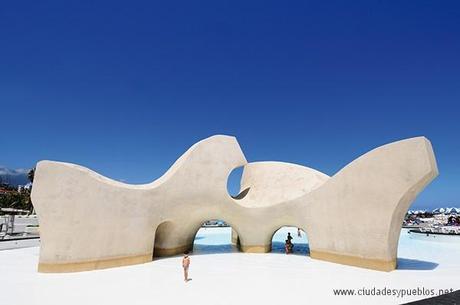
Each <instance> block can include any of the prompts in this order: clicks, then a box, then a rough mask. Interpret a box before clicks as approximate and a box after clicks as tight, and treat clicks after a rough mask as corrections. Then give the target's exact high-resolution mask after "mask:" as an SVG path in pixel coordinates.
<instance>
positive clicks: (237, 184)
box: [227, 166, 250, 200]
mask: <svg viewBox="0 0 460 305" xmlns="http://www.w3.org/2000/svg"><path fill="white" fill-rule="evenodd" d="M243 172H244V166H240V167H237V168H234V169H233V170H232V171H231V172H230V174H229V175H228V178H227V193H228V194H229V195H230V197H232V198H233V199H236V200H239V199H243V198H244V197H245V196H246V195H247V194H248V192H249V190H250V188H249V187H248V188H245V189H243V190H242V189H241V179H242V177H243Z"/></svg>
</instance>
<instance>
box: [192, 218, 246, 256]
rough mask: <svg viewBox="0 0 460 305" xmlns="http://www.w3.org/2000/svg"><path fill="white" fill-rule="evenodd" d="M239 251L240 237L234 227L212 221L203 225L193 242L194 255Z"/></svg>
mask: <svg viewBox="0 0 460 305" xmlns="http://www.w3.org/2000/svg"><path fill="white" fill-rule="evenodd" d="M238 251H239V237H238V233H237V231H236V230H235V228H234V227H232V226H231V225H230V224H228V223H227V222H225V221H223V220H218V219H212V220H207V221H205V222H203V223H202V224H201V226H200V227H199V228H198V230H197V231H196V234H195V236H194V240H193V253H194V254H216V253H232V252H238Z"/></svg>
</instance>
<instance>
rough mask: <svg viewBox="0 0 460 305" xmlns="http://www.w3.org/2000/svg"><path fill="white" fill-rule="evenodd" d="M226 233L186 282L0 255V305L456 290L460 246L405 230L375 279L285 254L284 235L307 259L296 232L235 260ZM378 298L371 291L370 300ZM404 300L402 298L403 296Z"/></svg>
mask: <svg viewBox="0 0 460 305" xmlns="http://www.w3.org/2000/svg"><path fill="white" fill-rule="evenodd" d="M229 230H230V228H208V229H205V230H200V232H199V233H198V235H197V238H196V242H195V243H196V245H195V252H194V254H192V256H191V267H190V276H191V278H192V280H191V281H190V282H188V283H184V281H183V279H182V270H181V257H172V258H164V259H158V260H156V261H154V262H151V263H147V264H142V265H135V266H128V267H120V268H113V269H106V270H97V271H90V272H79V273H67V274H41V273H38V272H37V271H36V269H37V262H38V254H39V248H38V247H32V248H24V249H17V250H4V251H0V289H1V297H0V304H5V305H33V304H40V305H54V304H56V305H57V304H59V305H61V304H69V305H70V304H78V305H87V304H111V305H119V304H123V305H125V304H130V305H131V304H213V305H218V304H232V305H234V304H264V305H269V304H286V303H289V304H400V303H404V302H408V301H412V300H417V299H422V298H425V297H428V295H425V296H423V295H415V296H405V297H398V296H396V295H391V296H382V295H379V296H357V295H354V296H344V295H341V296H338V295H334V292H333V289H355V292H354V293H355V294H356V293H359V292H358V290H359V289H363V288H365V289H368V290H361V293H364V291H366V292H368V293H372V289H374V288H375V289H379V290H380V291H382V290H383V289H384V288H388V289H395V291H396V290H398V291H399V292H397V293H402V292H401V289H403V290H404V291H406V290H411V289H419V291H421V290H422V289H424V290H425V291H426V292H428V291H429V290H431V289H433V290H434V292H435V293H436V294H437V293H438V290H439V289H447V290H449V289H453V290H458V289H460V281H459V279H460V244H456V243H441V242H433V241H421V240H413V239H410V238H409V235H408V234H407V231H406V230H403V232H402V234H401V238H400V243H399V250H398V251H399V252H398V257H399V269H398V270H396V271H393V272H380V271H372V270H366V269H361V268H355V267H350V266H343V265H338V264H333V263H329V262H323V261H318V260H313V259H311V258H310V257H309V256H306V255H301V254H300V253H298V254H294V255H285V254H282V247H281V245H282V244H281V243H282V241H283V240H284V238H285V236H286V233H287V232H288V231H289V232H291V234H292V235H293V237H294V243H295V244H296V251H300V252H305V251H307V248H308V247H307V246H306V239H305V238H302V239H298V238H297V236H296V229H295V228H283V229H281V230H280V231H278V233H277V234H275V238H274V241H275V243H274V245H275V253H267V254H245V253H238V252H232V251H233V249H232V247H231V246H229V245H228V244H227V245H225V243H227V242H228V239H229ZM375 292H376V290H374V293H375ZM405 293H407V291H406V292H405Z"/></svg>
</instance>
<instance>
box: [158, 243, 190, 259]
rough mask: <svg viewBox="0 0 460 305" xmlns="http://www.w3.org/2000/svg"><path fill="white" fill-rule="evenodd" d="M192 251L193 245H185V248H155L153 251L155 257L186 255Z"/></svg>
mask: <svg viewBox="0 0 460 305" xmlns="http://www.w3.org/2000/svg"><path fill="white" fill-rule="evenodd" d="M192 249H193V245H185V246H180V247H176V248H169V249H163V248H155V249H154V250H153V256H154V257H165V256H174V255H178V254H184V252H186V251H192Z"/></svg>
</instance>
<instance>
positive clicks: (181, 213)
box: [32, 135, 438, 272]
mask: <svg viewBox="0 0 460 305" xmlns="http://www.w3.org/2000/svg"><path fill="white" fill-rule="evenodd" d="M241 166H244V171H243V176H242V181H241V190H242V191H241V193H240V194H239V195H238V196H235V197H231V196H230V195H229V194H228V192H227V179H228V176H229V174H230V172H231V171H232V170H233V169H235V168H237V167H241ZM437 175H438V170H437V166H436V161H435V157H434V153H433V150H432V147H431V144H430V142H429V141H428V140H427V139H426V138H424V137H417V138H411V139H407V140H402V141H398V142H394V143H391V144H387V145H384V146H381V147H378V148H376V149H374V150H372V151H370V152H368V153H366V154H364V155H363V156H361V157H359V158H358V159H356V160H354V161H353V162H351V163H350V164H348V165H347V166H345V167H344V168H343V169H341V170H340V171H339V172H338V173H336V174H335V175H334V176H332V177H329V176H327V175H325V174H323V173H321V172H318V171H316V170H314V169H311V168H308V167H304V166H300V165H295V164H289V163H283V162H255V163H247V161H246V158H245V157H244V155H243V153H242V151H241V149H240V146H239V145H238V142H237V140H236V139H235V138H234V137H231V136H222V135H217V136H212V137H210V138H207V139H205V140H202V141H200V142H198V143H196V144H195V145H193V146H192V147H191V148H190V149H189V150H188V151H187V152H185V154H183V155H182V156H181V157H180V158H179V159H178V160H177V161H176V162H175V163H174V165H173V166H172V167H171V168H170V169H169V170H168V171H167V172H166V173H165V174H164V175H163V176H162V177H160V178H159V179H158V180H156V181H154V182H152V183H149V184H144V185H130V184H125V183H121V182H118V181H114V180H111V179H109V178H106V177H103V176H101V175H99V174H97V173H95V172H93V171H91V170H89V169H87V168H84V167H81V166H78V165H74V164H69V163H62V162H52V161H41V162H39V163H38V165H37V168H36V173H35V180H34V186H33V190H32V201H33V203H34V206H35V209H36V211H37V214H38V217H39V223H40V234H41V246H40V259H39V265H38V270H39V271H40V272H73V271H83V270H93V269H102V268H109V267H116V266H123V265H131V264H138V263H145V262H149V261H152V258H153V257H157V256H169V255H175V254H179V253H182V252H184V251H186V250H191V249H192V246H193V240H194V237H195V235H196V233H197V231H198V229H199V228H200V226H201V225H202V223H203V222H205V221H207V220H211V219H221V220H224V221H225V222H227V223H228V224H230V225H231V226H232V228H233V229H234V232H236V234H238V240H239V244H240V249H241V250H242V251H243V252H268V251H270V248H271V240H272V236H273V234H274V233H275V232H276V231H277V230H278V229H279V228H280V227H282V226H287V225H290V226H295V227H299V228H301V229H303V230H304V231H305V232H306V233H307V235H308V242H309V247H310V256H311V257H312V258H315V259H321V260H327V261H331V262H336V263H341V264H348V265H353V266H359V267H365V268H371V269H376V270H385V271H390V270H393V269H395V268H396V258H397V247H398V239H399V234H400V230H401V224H402V221H403V218H404V215H405V213H406V212H407V210H408V208H409V206H410V204H411V203H412V201H413V200H414V199H415V197H416V196H417V194H418V193H420V192H421V191H422V190H423V189H424V187H425V186H426V185H427V184H429V183H430V181H432V180H433V179H434V178H435V177H436V176H437ZM234 238H235V239H236V236H234Z"/></svg>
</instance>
